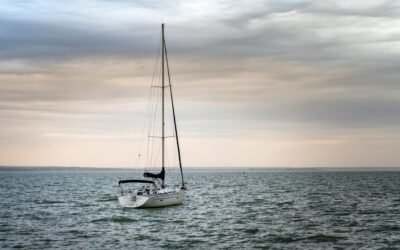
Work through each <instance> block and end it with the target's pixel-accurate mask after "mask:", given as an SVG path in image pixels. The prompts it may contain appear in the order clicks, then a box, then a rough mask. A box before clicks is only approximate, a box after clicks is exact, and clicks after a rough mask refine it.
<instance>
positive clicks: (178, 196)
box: [118, 188, 185, 208]
mask: <svg viewBox="0 0 400 250" xmlns="http://www.w3.org/2000/svg"><path fill="white" fill-rule="evenodd" d="M184 196H185V193H184V190H182V189H181V188H176V189H161V190H159V191H158V192H156V193H152V194H143V195H137V194H136V192H135V193H128V194H124V195H122V196H120V197H118V200H119V203H120V204H121V206H122V207H127V208H150V207H165V206H172V205H178V204H182V203H183V200H184Z"/></svg>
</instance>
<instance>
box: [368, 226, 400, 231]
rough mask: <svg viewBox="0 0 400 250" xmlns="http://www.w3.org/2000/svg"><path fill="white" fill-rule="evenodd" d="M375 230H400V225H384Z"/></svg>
mask: <svg viewBox="0 0 400 250" xmlns="http://www.w3.org/2000/svg"><path fill="white" fill-rule="evenodd" d="M373 231H374V232H387V231H400V226H397V225H382V226H380V227H378V228H376V229H375V230H373Z"/></svg>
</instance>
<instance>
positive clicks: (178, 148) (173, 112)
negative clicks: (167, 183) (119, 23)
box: [162, 36, 185, 187]
mask: <svg viewBox="0 0 400 250" xmlns="http://www.w3.org/2000/svg"><path fill="white" fill-rule="evenodd" d="M162 39H163V44H164V51H165V60H166V62H167V72H168V83H169V86H170V88H169V91H170V94H171V104H172V114H173V115H174V128H175V138H176V147H177V150H178V159H179V168H180V171H181V177H182V187H184V186H185V182H184V181H183V171H182V159H181V150H180V147H179V137H178V128H177V125H176V117H175V107H174V99H173V96H172V87H171V75H170V72H169V63H168V54H167V45H166V43H165V38H164V36H163V37H162ZM164 51H163V53H164Z"/></svg>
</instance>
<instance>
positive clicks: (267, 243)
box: [0, 171, 400, 249]
mask: <svg viewBox="0 0 400 250" xmlns="http://www.w3.org/2000/svg"><path fill="white" fill-rule="evenodd" d="M130 175H133V174H132V173H129V172H112V171H0V204H1V207H0V249H8V248H26V249H55V248H57V249H78V248H79V249H178V248H181V249H254V248H261V249H271V248H272V249H360V248H363V249H387V248H391V249H400V172H379V171H372V172H368V171H367V172H366V171H363V172H351V171H209V172H205V171H200V172H186V177H187V182H188V191H187V199H186V201H185V203H184V204H183V205H178V206H173V207H165V208H155V209H126V208H125V209H124V208H121V207H120V206H119V203H118V199H117V196H118V183H117V182H118V178H119V177H126V176H130Z"/></svg>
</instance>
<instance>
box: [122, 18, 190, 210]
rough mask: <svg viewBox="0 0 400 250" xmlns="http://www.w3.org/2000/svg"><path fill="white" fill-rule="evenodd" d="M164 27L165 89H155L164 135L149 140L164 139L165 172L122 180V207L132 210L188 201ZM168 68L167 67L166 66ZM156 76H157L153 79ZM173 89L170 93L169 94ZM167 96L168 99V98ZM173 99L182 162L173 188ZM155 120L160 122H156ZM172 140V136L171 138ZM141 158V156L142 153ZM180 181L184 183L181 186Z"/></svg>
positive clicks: (162, 61) (163, 159)
mask: <svg viewBox="0 0 400 250" xmlns="http://www.w3.org/2000/svg"><path fill="white" fill-rule="evenodd" d="M164 26H165V24H161V36H162V37H161V86H159V85H157V86H153V85H152V86H151V87H155V88H159V89H161V91H160V92H161V121H160V122H159V127H161V136H151V135H148V137H152V138H157V139H161V166H159V167H161V171H160V172H158V173H152V172H144V174H143V177H144V179H123V180H119V182H118V186H119V189H120V196H119V197H118V200H119V203H120V205H121V206H122V207H129V208H150V207H164V206H171V205H178V204H181V203H183V201H184V198H185V190H186V186H185V182H184V180H183V170H182V160H181V152H180V147H179V138H178V129H177V125H176V117H175V107H174V101H173V95H172V85H171V77H170V72H169V65H168V56H167V48H166V44H165V37H164ZM165 66H166V67H165ZM165 68H166V69H167V76H168V84H166V81H165V80H166V79H165V78H166V77H165ZM153 77H154V76H153ZM167 89H168V90H169V95H168V93H165V92H166V91H168V90H167ZM166 94H167V96H166ZM166 97H169V98H170V99H169V100H170V103H171V106H170V107H169V109H170V110H171V111H172V118H173V119H172V121H173V126H172V130H173V133H174V136H171V137H174V138H175V142H174V144H175V146H176V148H175V149H176V150H177V155H178V160H179V170H180V171H179V172H180V178H178V179H180V180H179V181H178V183H176V184H175V185H173V186H169V185H167V183H166V175H167V172H166V168H165V163H166V159H165V158H166V143H165V139H166V138H167V136H166V134H165V130H166V129H165V109H166V105H165V99H166ZM153 121H157V119H154V120H153ZM168 137H169V136H168ZM139 157H140V154H139ZM179 182H180V183H179ZM128 183H130V184H139V185H141V187H140V188H137V189H134V190H130V189H124V188H123V186H124V185H126V184H128Z"/></svg>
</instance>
